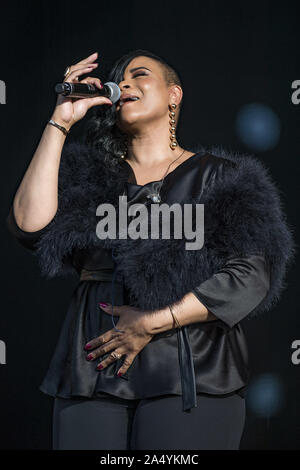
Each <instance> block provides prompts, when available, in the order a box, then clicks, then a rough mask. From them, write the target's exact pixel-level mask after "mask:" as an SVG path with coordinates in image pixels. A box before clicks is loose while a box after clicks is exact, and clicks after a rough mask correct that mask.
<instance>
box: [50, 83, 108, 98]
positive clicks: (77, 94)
mask: <svg viewBox="0 0 300 470" xmlns="http://www.w3.org/2000/svg"><path fill="white" fill-rule="evenodd" d="M55 91H56V93H57V94H61V95H63V96H68V97H69V98H93V97H95V96H106V97H107V98H110V96H111V89H110V88H109V87H108V86H107V85H105V84H104V85H103V88H102V89H101V90H100V89H99V88H96V87H95V86H94V85H92V84H91V83H70V82H63V83H57V85H55Z"/></svg>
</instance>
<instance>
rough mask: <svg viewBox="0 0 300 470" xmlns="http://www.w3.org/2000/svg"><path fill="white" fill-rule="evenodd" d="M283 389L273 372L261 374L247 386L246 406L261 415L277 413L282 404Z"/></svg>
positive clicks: (266, 415)
mask: <svg viewBox="0 0 300 470" xmlns="http://www.w3.org/2000/svg"><path fill="white" fill-rule="evenodd" d="M284 395H285V394H284V389H283V386H282V383H281V381H280V380H279V379H278V377H277V376H276V375H274V374H262V375H260V376H258V377H256V379H254V380H252V383H251V384H250V385H249V387H248V392H247V406H248V407H249V408H250V409H251V411H252V412H253V413H255V414H257V415H259V416H262V417H270V416H273V415H275V414H277V413H278V412H279V411H280V409H281V408H282V406H283V404H284Z"/></svg>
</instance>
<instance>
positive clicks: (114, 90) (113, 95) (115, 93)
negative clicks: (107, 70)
mask: <svg viewBox="0 0 300 470" xmlns="http://www.w3.org/2000/svg"><path fill="white" fill-rule="evenodd" d="M104 85H106V86H107V87H109V89H110V96H109V99H110V100H111V101H112V102H113V103H116V102H117V101H118V100H119V99H120V96H121V90H120V88H119V86H118V85H117V84H116V83H115V82H106V83H104Z"/></svg>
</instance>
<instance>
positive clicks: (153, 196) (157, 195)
mask: <svg viewBox="0 0 300 470" xmlns="http://www.w3.org/2000/svg"><path fill="white" fill-rule="evenodd" d="M184 152H185V150H183V152H181V154H180V155H179V156H178V157H177V158H175V160H173V161H172V162H171V163H170V164H169V166H168V168H167V171H166V172H165V174H164V176H163V178H162V180H161V184H160V186H159V189H158V191H157V192H156V193H151V194H148V196H147V198H151V199H152V201H153V202H160V201H161V198H160V190H161V187H162V185H163V182H164V179H165V177H166V176H167V174H168V171H169V168H170V166H171V165H172V164H173V163H175V162H176V161H177V160H178V159H179V158H180V157H181V156H182V155H183V154H184ZM124 194H125V193H123V195H124Z"/></svg>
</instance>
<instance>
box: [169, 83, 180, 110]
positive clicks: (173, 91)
mask: <svg viewBox="0 0 300 470" xmlns="http://www.w3.org/2000/svg"><path fill="white" fill-rule="evenodd" d="M169 94H170V103H175V104H177V106H179V105H180V103H181V100H182V97H183V91H182V88H181V87H180V86H179V85H172V86H171V87H170V91H169Z"/></svg>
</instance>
